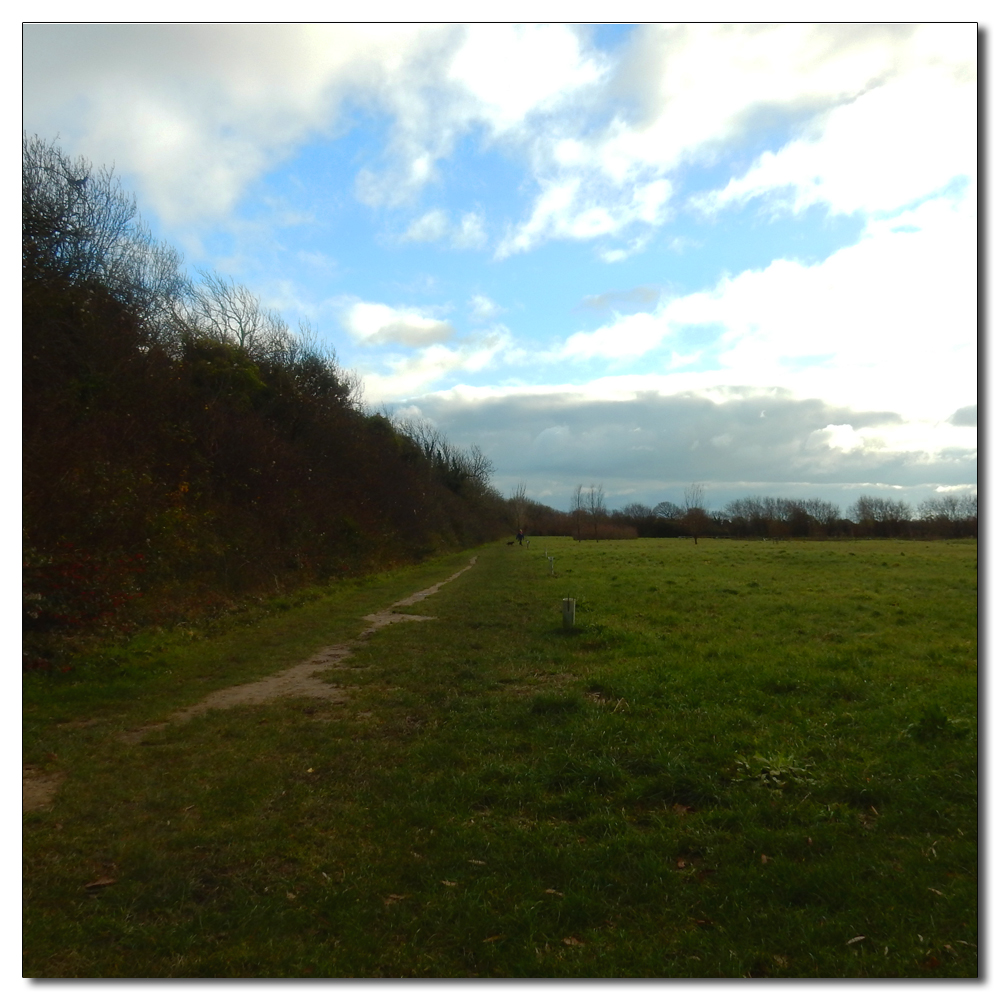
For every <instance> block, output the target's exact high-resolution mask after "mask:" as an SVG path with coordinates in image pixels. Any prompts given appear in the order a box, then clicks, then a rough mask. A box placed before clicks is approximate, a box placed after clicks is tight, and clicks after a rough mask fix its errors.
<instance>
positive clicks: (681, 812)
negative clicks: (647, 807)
mask: <svg viewBox="0 0 1000 1000" xmlns="http://www.w3.org/2000/svg"><path fill="white" fill-rule="evenodd" d="M670 808H671V809H673V811H674V812H675V813H677V815H678V816H683V815H684V814H685V813H689V812H691V807H690V806H682V805H681V804H680V803H679V802H675V803H674V804H673V805H672V806H671V807H670Z"/></svg>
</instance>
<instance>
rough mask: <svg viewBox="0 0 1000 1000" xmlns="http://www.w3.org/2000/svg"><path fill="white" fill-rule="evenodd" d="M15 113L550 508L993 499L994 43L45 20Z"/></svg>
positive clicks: (945, 27) (392, 399) (192, 259)
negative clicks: (983, 269) (760, 500)
mask: <svg viewBox="0 0 1000 1000" xmlns="http://www.w3.org/2000/svg"><path fill="white" fill-rule="evenodd" d="M23 74H24V76H23V100H24V104H23V117H24V129H25V131H27V132H28V133H29V134H38V135H39V136H41V137H43V138H46V139H51V140H57V141H58V143H59V145H60V146H61V147H62V148H63V150H64V151H66V152H68V153H71V154H73V155H77V154H79V155H83V156H85V157H86V158H88V159H89V160H91V161H92V162H93V163H94V164H95V165H102V164H106V165H112V164H113V165H114V167H115V169H116V172H117V173H118V175H119V176H120V178H121V179H122V182H123V185H124V186H125V188H126V189H128V190H130V191H133V192H134V193H135V195H136V198H137V201H138V204H139V209H140V212H141V214H142V216H143V218H144V219H145V220H146V221H147V222H148V223H149V224H150V226H151V228H152V230H153V232H154V233H155V234H156V235H157V236H158V237H159V238H161V239H162V240H164V241H166V242H168V243H170V244H172V245H173V246H175V247H176V248H177V249H178V250H180V251H181V252H182V253H183V255H184V262H185V267H186V268H187V269H188V270H189V271H190V273H192V274H193V275H194V274H196V273H197V272H198V271H199V270H208V271H214V272H217V273H218V274H220V275H223V276H225V277H227V278H231V279H233V280H235V281H237V282H240V283H242V284H244V285H246V286H247V287H249V288H250V289H251V290H252V291H253V292H254V293H255V294H256V295H258V296H259V297H260V299H261V301H262V303H263V304H264V305H265V306H267V307H268V308H273V309H275V310H277V311H279V312H280V313H281V314H282V315H283V316H284V317H285V319H286V320H287V321H288V322H289V323H290V325H291V326H292V327H293V328H294V327H296V326H297V325H298V324H299V323H300V322H305V323H307V324H308V325H309V326H310V327H311V328H312V329H313V330H315V331H316V334H317V336H318V338H319V339H320V341H321V342H322V343H323V344H324V345H328V346H329V347H331V348H333V349H334V350H335V351H336V354H337V357H338V359H339V361H340V363H341V364H343V365H344V366H345V367H348V368H351V369H353V370H355V371H357V372H358V373H359V375H360V376H361V377H362V379H363V384H364V397H365V402H366V405H368V406H369V407H371V408H372V409H373V410H378V409H389V410H392V411H393V412H396V413H398V414H400V415H401V416H403V417H409V418H419V419H424V420H428V421H430V422H432V423H433V424H434V425H435V426H436V427H438V428H439V429H440V430H441V431H442V432H443V433H444V434H445V435H446V436H447V437H448V439H449V440H451V441H452V442H453V443H455V444H456V445H459V446H461V447H469V446H471V445H473V444H476V445H478V446H479V447H480V448H482V450H483V451H484V452H485V453H486V454H487V455H488V456H489V457H490V459H491V460H492V461H493V463H494V465H495V468H496V476H495V483H496V485H497V487H498V488H499V489H500V490H501V491H503V492H505V493H509V492H510V491H511V490H512V489H513V488H514V487H515V486H516V485H517V484H518V483H521V482H523V483H524V484H525V485H526V488H527V492H528V495H529V496H531V497H533V498H534V499H537V500H540V501H542V502H544V503H548V504H550V505H552V506H554V507H557V508H560V509H566V508H568V506H569V503H570V498H571V495H572V492H573V489H574V487H575V486H576V485H577V484H582V485H584V486H585V487H586V486H589V485H590V484H601V485H603V488H604V492H605V496H606V499H607V501H608V504H609V506H611V507H619V506H622V505H624V504H626V503H632V502H641V503H646V504H650V505H652V504H655V503H658V502H659V501H661V500H670V501H673V502H675V503H681V502H682V500H683V496H684V492H685V488H686V487H688V486H689V485H690V484H692V483H700V484H703V486H704V492H705V498H706V501H707V505H708V506H709V507H711V508H713V509H718V508H721V507H722V506H723V505H724V504H725V503H726V502H727V501H729V500H731V499H735V498H737V497H743V496H750V495H758V494H760V495H770V496H786V497H799V498H809V497H820V498H822V499H826V500H830V501H833V502H835V503H838V504H840V505H841V506H842V507H843V508H846V507H847V506H848V505H849V504H850V503H852V502H853V501H854V500H855V499H856V498H857V497H858V495H860V494H863V493H868V494H876V495H887V496H892V497H893V498H895V499H903V500H907V501H909V502H911V503H913V504H917V503H919V502H920V501H921V500H924V499H926V498H927V497H930V496H934V495H937V494H940V493H941V492H944V491H949V490H962V491H965V490H970V489H975V488H976V486H975V484H976V482H977V379H978V367H977V365H978V363H977V350H978V344H977V308H978V300H977V253H978V247H977V223H978V220H977V176H976V174H977V102H978V95H977V30H976V25H975V24H974V23H958V24H943V23H935V24H917V25H908V24H898V23H896V24H874V23H860V24H836V23H825V24H819V25H811V24H801V23H780V22H779V23H775V24H701V23H698V24H684V23H681V24H669V25H668V24H654V23H647V24H640V25H628V24H600V25H568V24H562V23H553V24H526V25H509V24H472V25H461V24H440V25H420V24H416V25H414V24H408V25H400V24H372V25H358V24H322V25H320V24H315V25H313V24H294V25H280V24H279V25H275V24H270V25H239V24H223V23H220V24H198V23H186V24H115V23H103V24H29V25H27V26H26V27H25V28H24V33H23Z"/></svg>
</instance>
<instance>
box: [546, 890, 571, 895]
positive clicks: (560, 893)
mask: <svg viewBox="0 0 1000 1000" xmlns="http://www.w3.org/2000/svg"><path fill="white" fill-rule="evenodd" d="M545 891H546V893H548V895H550V896H565V895H566V894H565V893H564V892H557V891H556V890H555V889H546V890H545Z"/></svg>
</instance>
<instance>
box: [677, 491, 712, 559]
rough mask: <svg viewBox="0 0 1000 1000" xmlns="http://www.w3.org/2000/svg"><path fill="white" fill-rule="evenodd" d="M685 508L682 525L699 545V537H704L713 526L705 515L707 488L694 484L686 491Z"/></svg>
mask: <svg viewBox="0 0 1000 1000" xmlns="http://www.w3.org/2000/svg"><path fill="white" fill-rule="evenodd" d="M684 506H685V507H686V508H687V509H686V511H685V513H684V517H683V519H682V520H681V524H683V525H684V527H685V528H686V529H687V532H688V534H689V535H690V536H691V537H692V538H693V539H694V544H695V545H697V544H698V536H699V535H704V534H705V533H706V531H707V530H708V529H709V527H710V525H711V521H710V520H709V517H708V514H706V513H705V487H704V486H703V485H702V484H701V483H692V484H691V485H690V486H688V487H687V489H685V490H684Z"/></svg>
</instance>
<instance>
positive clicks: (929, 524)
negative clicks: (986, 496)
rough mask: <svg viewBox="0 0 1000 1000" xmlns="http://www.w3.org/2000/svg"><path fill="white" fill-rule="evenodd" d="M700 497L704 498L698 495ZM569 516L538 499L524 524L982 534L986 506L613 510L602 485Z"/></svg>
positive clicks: (797, 533) (578, 499)
mask: <svg viewBox="0 0 1000 1000" xmlns="http://www.w3.org/2000/svg"><path fill="white" fill-rule="evenodd" d="M694 499H699V497H698V496H697V495H696V496H695V497H694ZM573 501H574V503H573V510H572V511H570V512H569V513H566V512H564V511H559V510H554V509H553V508H552V507H547V506H545V505H544V504H540V503H535V502H534V501H531V500H525V501H524V502H523V511H524V512H523V516H522V522H523V524H524V525H525V528H526V530H527V531H529V532H530V533H531V534H535V535H570V536H572V537H573V538H576V539H579V540H585V539H597V540H598V541H600V540H601V539H611V538H680V537H687V538H695V539H698V538H705V537H709V538H713V537H714V538H767V539H775V540H779V539H782V538H928V539H929V538H976V537H978V535H979V505H978V499H977V495H976V494H975V493H946V494H943V495H941V496H938V497H933V498H929V499H927V500H924V501H923V502H922V503H921V504H919V506H918V507H917V508H916V509H914V508H913V507H911V505H910V504H908V503H906V502H905V501H900V500H888V499H885V498H882V497H872V496H862V497H859V498H858V500H857V501H855V503H853V504H851V505H850V506H849V507H848V509H847V516H846V517H845V516H842V515H841V511H840V508H839V507H838V506H837V505H836V504H832V503H828V502H827V501H825V500H818V499H813V500H788V499H783V498H780V497H765V496H756V497H745V498H743V499H740V500H733V501H731V502H729V503H728V504H726V505H725V507H723V508H722V510H719V511H707V510H705V509H704V508H703V507H701V506H699V505H695V504H691V505H689V506H683V507H682V506H680V505H678V504H675V503H671V502H670V501H664V502H663V503H659V504H657V505H656V506H655V507H648V506H646V505H645V504H641V503H631V504H627V505H626V506H624V507H622V508H620V509H615V510H608V509H607V508H606V507H605V505H604V499H603V491H602V490H601V488H600V487H590V489H589V490H584V489H583V488H582V487H578V488H577V491H576V494H575V495H574V498H573Z"/></svg>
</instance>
